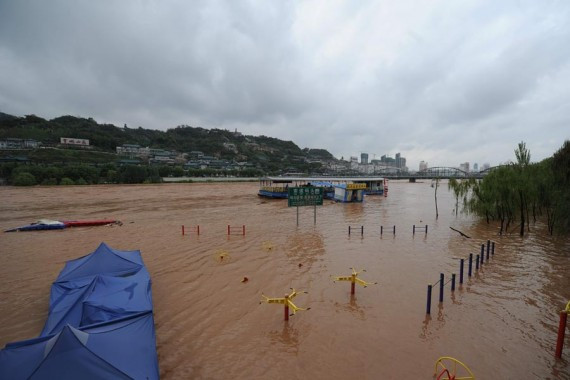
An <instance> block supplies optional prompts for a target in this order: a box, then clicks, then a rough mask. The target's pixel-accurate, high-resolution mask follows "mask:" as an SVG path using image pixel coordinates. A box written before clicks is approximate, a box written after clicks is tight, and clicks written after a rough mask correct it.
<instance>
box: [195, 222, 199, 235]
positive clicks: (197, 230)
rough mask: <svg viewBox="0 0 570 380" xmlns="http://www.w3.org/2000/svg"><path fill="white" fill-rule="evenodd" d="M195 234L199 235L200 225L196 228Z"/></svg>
mask: <svg viewBox="0 0 570 380" xmlns="http://www.w3.org/2000/svg"><path fill="white" fill-rule="evenodd" d="M196 232H198V235H200V225H199V224H198V225H197V226H196Z"/></svg>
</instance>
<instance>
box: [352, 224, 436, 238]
mask: <svg viewBox="0 0 570 380" xmlns="http://www.w3.org/2000/svg"><path fill="white" fill-rule="evenodd" d="M353 229H359V230H360V236H364V226H360V228H359V227H352V226H348V234H349V235H350V234H351V232H352V230H353ZM391 230H392V233H393V234H394V235H396V226H393V227H392V228H391ZM416 230H419V231H425V233H426V234H427V233H428V226H427V224H426V225H425V226H423V227H420V226H416V225H415V224H414V226H413V227H412V233H413V234H414V235H415V234H416ZM383 234H384V226H380V235H383Z"/></svg>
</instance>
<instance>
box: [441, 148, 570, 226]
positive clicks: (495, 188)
mask: <svg viewBox="0 0 570 380" xmlns="http://www.w3.org/2000/svg"><path fill="white" fill-rule="evenodd" d="M515 156H516V160H517V161H516V163H513V164H510V165H506V166H502V167H499V168H496V169H494V170H492V171H491V172H490V173H489V174H488V175H487V176H486V177H485V178H484V179H483V180H481V181H476V180H473V179H469V180H455V179H452V180H450V181H449V188H450V189H451V190H452V191H453V193H454V195H455V199H456V212H457V210H458V208H459V202H460V200H461V201H462V205H463V211H464V212H466V213H472V214H475V215H478V216H480V217H484V218H485V219H486V220H487V223H489V222H490V221H499V222H500V234H502V233H503V232H507V231H509V228H510V227H511V226H512V225H513V224H516V227H517V228H518V230H519V234H520V235H521V236H524V234H525V231H526V232H528V231H530V222H531V220H532V221H533V222H536V220H537V218H539V217H541V216H545V217H546V222H547V225H548V231H549V233H550V234H553V233H554V231H555V230H559V231H568V230H569V228H570V141H566V142H565V143H564V145H563V146H562V147H561V148H560V149H559V150H558V151H557V152H556V153H555V154H554V155H553V156H552V157H550V158H547V159H545V160H543V161H541V162H538V163H530V151H529V150H528V149H527V147H526V144H525V143H524V142H521V143H520V144H518V147H517V149H516V150H515ZM517 223H518V224H517Z"/></svg>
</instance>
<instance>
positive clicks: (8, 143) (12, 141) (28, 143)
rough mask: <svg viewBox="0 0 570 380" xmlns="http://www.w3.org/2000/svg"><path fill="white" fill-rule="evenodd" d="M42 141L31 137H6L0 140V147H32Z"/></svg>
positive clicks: (35, 146)
mask: <svg viewBox="0 0 570 380" xmlns="http://www.w3.org/2000/svg"><path fill="white" fill-rule="evenodd" d="M41 144H42V143H41V142H39V141H36V140H32V139H17V138H11V137H8V138H6V139H4V140H0V149H34V148H38V147H39V146H40V145H41Z"/></svg>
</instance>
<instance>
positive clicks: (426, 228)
mask: <svg viewBox="0 0 570 380" xmlns="http://www.w3.org/2000/svg"><path fill="white" fill-rule="evenodd" d="M427 228H428V225H427V224H426V235H427Z"/></svg>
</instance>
